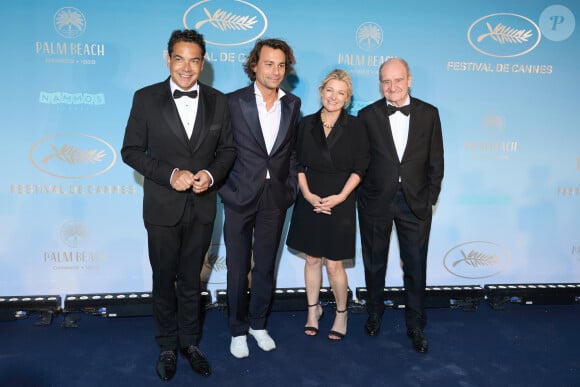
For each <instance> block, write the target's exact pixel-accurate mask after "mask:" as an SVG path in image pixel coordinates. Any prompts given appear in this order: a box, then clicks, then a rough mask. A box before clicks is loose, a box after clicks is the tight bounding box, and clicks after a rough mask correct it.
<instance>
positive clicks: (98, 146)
mask: <svg viewBox="0 0 580 387" xmlns="http://www.w3.org/2000/svg"><path fill="white" fill-rule="evenodd" d="M29 157H30V162H31V163H32V165H34V166H35V167H36V168H37V169H38V170H39V171H41V172H43V173H46V174H48V175H51V176H55V177H61V178H67V179H79V178H87V177H94V176H98V175H101V174H103V173H105V172H107V171H108V170H109V169H111V168H112V167H113V165H115V161H116V160H117V153H116V152H115V149H114V148H113V147H112V146H111V145H110V144H108V143H107V142H106V141H105V140H102V139H100V138H98V137H94V136H89V135H87V134H57V135H54V136H48V137H45V138H42V139H41V140H40V141H38V142H37V143H35V144H34V145H32V147H31V148H30V155H29Z"/></svg>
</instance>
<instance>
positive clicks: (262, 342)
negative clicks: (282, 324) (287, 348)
mask: <svg viewBox="0 0 580 387" xmlns="http://www.w3.org/2000/svg"><path fill="white" fill-rule="evenodd" d="M248 333H249V334H250V335H252V336H253V337H254V339H256V341H257V342H258V347H260V348H261V349H262V350H263V351H266V352H268V351H273V350H274V349H276V343H275V342H274V339H272V337H270V335H269V334H268V331H267V330H265V329H256V330H253V329H252V328H250V330H249V331H248Z"/></svg>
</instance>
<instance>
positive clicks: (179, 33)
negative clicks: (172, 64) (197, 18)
mask: <svg viewBox="0 0 580 387" xmlns="http://www.w3.org/2000/svg"><path fill="white" fill-rule="evenodd" d="M177 42H189V43H195V44H197V45H198V46H199V47H201V56H202V57H205V40H204V39H203V35H202V34H200V33H198V32H197V31H195V30H175V31H173V32H172V33H171V37H170V38H169V42H168V43H167V54H168V55H169V57H170V58H171V54H173V46H174V45H175V43H177Z"/></svg>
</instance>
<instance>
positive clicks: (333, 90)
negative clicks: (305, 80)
mask: <svg viewBox="0 0 580 387" xmlns="http://www.w3.org/2000/svg"><path fill="white" fill-rule="evenodd" d="M320 99H321V100H322V106H324V109H326V111H327V112H329V113H331V112H335V111H339V110H341V109H342V108H343V107H344V105H345V104H346V101H347V100H348V85H347V84H346V82H344V81H339V80H338V79H331V80H329V81H328V82H326V84H325V85H324V87H322V89H321V90H320Z"/></svg>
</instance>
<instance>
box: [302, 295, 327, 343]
mask: <svg viewBox="0 0 580 387" xmlns="http://www.w3.org/2000/svg"><path fill="white" fill-rule="evenodd" d="M315 306H320V316H318V321H320V319H321V318H322V316H323V315H324V308H323V307H322V305H320V304H319V303H318V302H317V303H316V304H312V305H308V307H309V308H312V307H315ZM317 309H318V308H317ZM307 332H312V333H313V334H312V335H309V334H308V333H307ZM304 334H305V335H306V336H312V337H314V336H316V335H317V334H318V328H316V327H309V326H305V327H304Z"/></svg>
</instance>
